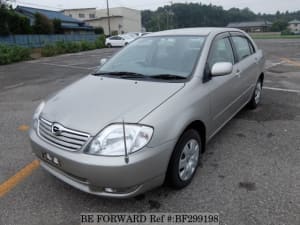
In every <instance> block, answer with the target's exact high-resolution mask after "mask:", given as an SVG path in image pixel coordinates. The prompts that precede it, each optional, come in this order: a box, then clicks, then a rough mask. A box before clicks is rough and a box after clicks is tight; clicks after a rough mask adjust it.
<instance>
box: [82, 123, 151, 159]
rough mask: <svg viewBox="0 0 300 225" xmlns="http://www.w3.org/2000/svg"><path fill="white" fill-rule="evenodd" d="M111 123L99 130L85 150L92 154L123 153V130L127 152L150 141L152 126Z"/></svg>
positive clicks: (112, 154) (109, 154) (137, 148)
mask: <svg viewBox="0 0 300 225" xmlns="http://www.w3.org/2000/svg"><path fill="white" fill-rule="evenodd" d="M124 128H125V129H123V124H112V125H110V126H108V127H106V128H105V129H104V130H103V131H101V132H100V133H99V134H98V135H97V136H96V137H95V138H94V139H93V141H92V142H91V144H90V145H89V147H88V149H87V152H86V153H88V154H93V155H106V156H123V155H125V143H124V130H125V140H126V147H127V153H128V154H130V153H133V152H136V151H138V150H140V149H141V148H143V147H144V146H145V145H146V144H148V142H149V141H150V139H151V137H152V134H153V128H152V127H149V126H145V125H139V124H124Z"/></svg>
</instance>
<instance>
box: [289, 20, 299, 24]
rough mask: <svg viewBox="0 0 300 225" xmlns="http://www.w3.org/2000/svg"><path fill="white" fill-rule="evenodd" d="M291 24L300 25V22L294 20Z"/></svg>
mask: <svg viewBox="0 0 300 225" xmlns="http://www.w3.org/2000/svg"><path fill="white" fill-rule="evenodd" d="M289 24H300V20H292V21H290V22H289Z"/></svg>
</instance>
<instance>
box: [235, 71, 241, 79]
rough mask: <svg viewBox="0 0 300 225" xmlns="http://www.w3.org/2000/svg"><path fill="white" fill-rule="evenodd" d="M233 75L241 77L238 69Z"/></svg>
mask: <svg viewBox="0 0 300 225" xmlns="http://www.w3.org/2000/svg"><path fill="white" fill-rule="evenodd" d="M235 76H236V77H238V78H239V77H241V71H240V70H237V71H236V72H235Z"/></svg>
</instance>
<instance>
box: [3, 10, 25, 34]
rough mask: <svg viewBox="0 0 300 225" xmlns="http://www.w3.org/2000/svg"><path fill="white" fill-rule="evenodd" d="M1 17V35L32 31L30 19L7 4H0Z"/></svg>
mask: <svg viewBox="0 0 300 225" xmlns="http://www.w3.org/2000/svg"><path fill="white" fill-rule="evenodd" d="M0 18H1V19H0V35H9V34H29V33H31V26H30V21H29V19H28V18H27V17H25V16H22V15H20V14H18V13H16V12H15V11H14V10H13V9H11V8H9V7H6V6H5V5H1V6H0Z"/></svg>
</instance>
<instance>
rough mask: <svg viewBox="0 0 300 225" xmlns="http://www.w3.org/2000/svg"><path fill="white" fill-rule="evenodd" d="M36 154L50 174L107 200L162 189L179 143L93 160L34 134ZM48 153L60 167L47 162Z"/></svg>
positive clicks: (33, 143)
mask: <svg viewBox="0 0 300 225" xmlns="http://www.w3.org/2000/svg"><path fill="white" fill-rule="evenodd" d="M30 139H31V145H32V149H33V152H34V153H35V155H36V156H37V157H38V158H40V159H41V161H42V162H41V166H42V167H43V168H44V169H46V170H47V171H48V172H50V173H51V174H53V175H54V176H56V177H57V178H59V179H61V180H62V181H64V182H66V183H68V184H69V185H71V186H73V187H75V188H77V189H80V190H82V191H84V192H87V193H91V194H95V195H99V196H107V197H115V198H127V197H133V196H136V195H138V194H141V193H143V192H145V191H147V190H149V189H152V188H154V187H157V186H160V185H161V184H162V183H163V181H164V179H165V174H166V171H167V166H168V162H169V159H170V157H171V154H172V150H173V148H174V146H175V142H168V143H166V144H163V145H161V146H159V147H156V148H149V147H145V148H144V149H142V150H140V151H138V152H136V153H133V154H131V155H129V162H128V163H126V162H125V159H124V157H123V156H122V157H119V156H118V157H107V156H93V155H88V154H84V153H83V152H82V151H78V152H70V151H66V150H62V149H59V148H57V147H56V146H54V145H51V144H49V143H47V142H45V141H44V140H42V139H41V138H40V137H39V136H38V135H37V134H36V132H35V131H33V130H31V131H30ZM46 153H49V154H51V156H53V157H56V158H57V159H58V160H59V162H60V164H59V165H56V164H54V163H51V162H49V161H47V160H46V159H45V157H44V155H45V154H46Z"/></svg>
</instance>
